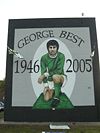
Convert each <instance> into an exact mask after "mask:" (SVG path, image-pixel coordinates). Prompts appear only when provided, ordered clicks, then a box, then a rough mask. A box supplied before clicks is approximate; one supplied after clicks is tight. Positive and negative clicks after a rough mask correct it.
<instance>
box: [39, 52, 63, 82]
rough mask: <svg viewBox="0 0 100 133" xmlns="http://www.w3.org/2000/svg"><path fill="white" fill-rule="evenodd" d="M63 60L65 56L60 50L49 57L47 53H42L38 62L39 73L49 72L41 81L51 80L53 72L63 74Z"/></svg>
mask: <svg viewBox="0 0 100 133" xmlns="http://www.w3.org/2000/svg"><path fill="white" fill-rule="evenodd" d="M64 62H65V56H64V54H63V53H61V52H58V53H57V56H56V57H55V58H51V57H50V56H49V54H48V53H47V54H45V55H43V56H42V57H41V62H40V65H41V74H42V75H43V74H44V73H46V72H47V73H49V76H48V79H47V78H45V79H44V81H43V82H47V80H49V81H52V76H53V75H54V74H59V75H64Z"/></svg>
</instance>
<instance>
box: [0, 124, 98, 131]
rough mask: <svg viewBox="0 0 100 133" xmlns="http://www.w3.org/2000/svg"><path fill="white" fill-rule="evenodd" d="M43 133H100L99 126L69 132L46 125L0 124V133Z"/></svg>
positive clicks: (78, 127)
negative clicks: (43, 132)
mask: <svg viewBox="0 0 100 133" xmlns="http://www.w3.org/2000/svg"><path fill="white" fill-rule="evenodd" d="M42 131H45V132H50V133H51V132H53V133H54V132H57V133H58V132H63V133H100V127H99V126H93V127H91V126H73V127H71V129H70V130H59V129H56V130H53V129H52V130H50V129H49V126H48V125H32V124H30V125H29V124H28V125H26V124H22V125H16V124H0V133H42Z"/></svg>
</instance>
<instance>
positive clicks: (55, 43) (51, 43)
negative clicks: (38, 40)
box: [47, 40, 59, 50]
mask: <svg viewBox="0 0 100 133" xmlns="http://www.w3.org/2000/svg"><path fill="white" fill-rule="evenodd" d="M51 45H52V46H56V47H57V50H58V49H59V44H58V42H57V41H56V40H50V41H48V42H47V49H49V46H51Z"/></svg>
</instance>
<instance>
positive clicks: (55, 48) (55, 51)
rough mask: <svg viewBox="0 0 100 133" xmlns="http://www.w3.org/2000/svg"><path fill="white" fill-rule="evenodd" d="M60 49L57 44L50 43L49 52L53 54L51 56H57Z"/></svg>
mask: <svg viewBox="0 0 100 133" xmlns="http://www.w3.org/2000/svg"><path fill="white" fill-rule="evenodd" d="M57 52H58V50H57V46H56V45H53V46H52V45H50V46H49V48H48V53H49V54H50V55H51V56H55V55H56V54H57Z"/></svg>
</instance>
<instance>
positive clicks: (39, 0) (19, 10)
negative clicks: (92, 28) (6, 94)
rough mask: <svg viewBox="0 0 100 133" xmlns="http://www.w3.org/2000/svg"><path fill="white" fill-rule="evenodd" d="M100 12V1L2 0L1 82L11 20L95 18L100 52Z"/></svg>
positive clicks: (0, 34)
mask: <svg viewBox="0 0 100 133" xmlns="http://www.w3.org/2000/svg"><path fill="white" fill-rule="evenodd" d="M99 10H100V4H99V0H98V1H96V0H69V1H68V0H0V80H2V79H4V78H5V74H6V52H7V37H8V21H9V19H28V18H33V19H35V18H69V17H70V18H73V17H74V18H75V17H95V18H96V29H97V40H98V48H99V50H100V45H99V43H100V13H99V12H100V11H99ZM82 14H83V15H84V16H82ZM99 55H100V54H99Z"/></svg>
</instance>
